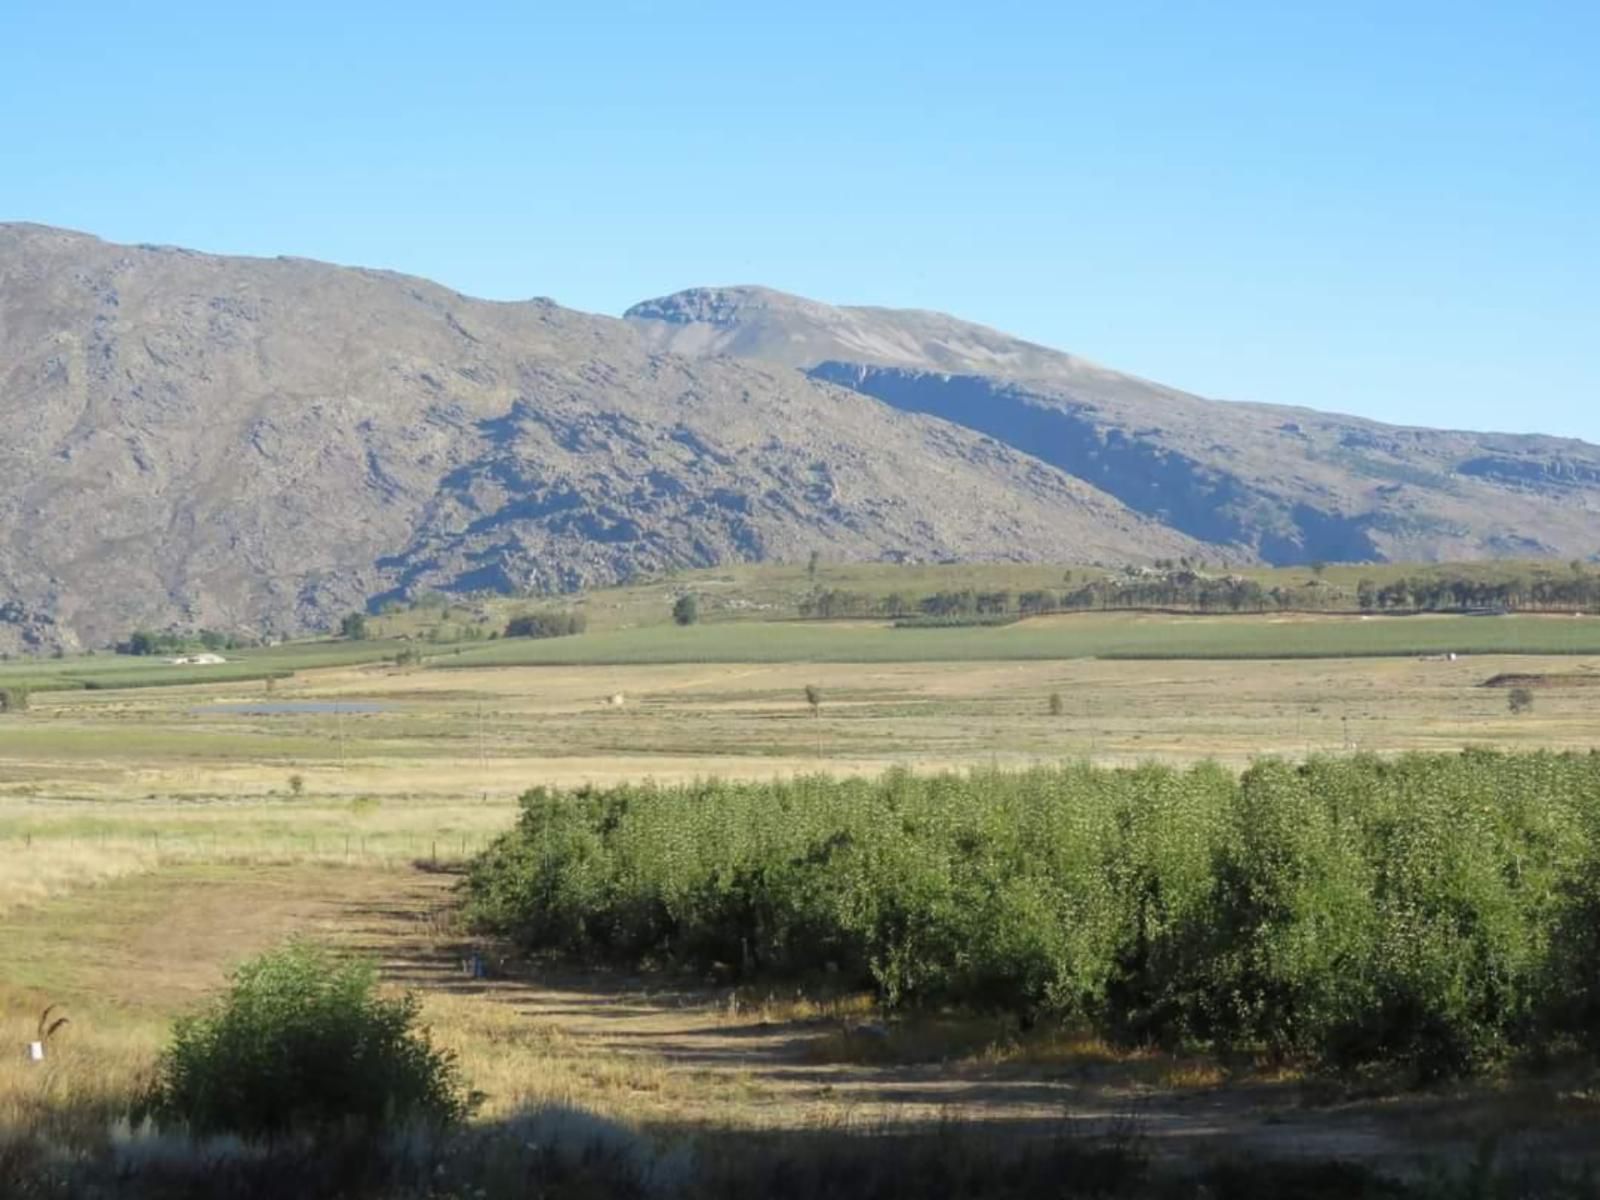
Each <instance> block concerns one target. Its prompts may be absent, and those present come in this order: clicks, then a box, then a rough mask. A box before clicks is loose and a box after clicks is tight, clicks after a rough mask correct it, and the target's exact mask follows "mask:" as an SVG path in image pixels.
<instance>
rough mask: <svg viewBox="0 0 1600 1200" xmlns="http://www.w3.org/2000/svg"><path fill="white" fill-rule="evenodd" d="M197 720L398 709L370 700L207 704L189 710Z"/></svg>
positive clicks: (390, 710) (375, 711)
mask: <svg viewBox="0 0 1600 1200" xmlns="http://www.w3.org/2000/svg"><path fill="white" fill-rule="evenodd" d="M189 711H190V712H191V713H193V714H194V715H195V716H202V717H215V716H234V717H285V716H295V715H301V714H307V713H309V714H312V715H328V716H332V715H335V714H339V713H380V712H393V711H394V705H392V704H379V703H376V702H373V701H370V700H271V701H265V702H260V703H255V704H207V705H205V706H203V707H201V708H194V709H190V710H189Z"/></svg>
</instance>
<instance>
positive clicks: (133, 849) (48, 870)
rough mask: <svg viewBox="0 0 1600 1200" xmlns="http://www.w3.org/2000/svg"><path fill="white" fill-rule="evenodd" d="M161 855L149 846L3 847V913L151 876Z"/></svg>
mask: <svg viewBox="0 0 1600 1200" xmlns="http://www.w3.org/2000/svg"><path fill="white" fill-rule="evenodd" d="M159 861H160V854H159V853H158V852H157V851H154V850H152V849H151V848H150V847H149V846H148V845H143V844H139V843H136V842H127V841H118V842H115V843H111V844H108V845H98V844H97V845H83V844H79V843H75V842H68V841H64V840H57V839H51V838H44V837H42V838H40V839H39V840H38V841H37V842H35V841H33V839H32V838H31V837H30V838H26V839H22V840H20V841H19V840H17V839H13V840H12V841H11V842H10V843H4V842H0V913H5V912H7V911H8V910H10V909H13V908H16V907H18V906H20V905H25V904H37V903H39V902H40V901H43V900H47V899H49V898H50V897H52V896H58V895H61V894H62V893H64V892H67V891H70V890H72V889H73V888H78V887H84V886H86V885H90V884H96V883H101V882H103V881H105V880H107V879H116V878H118V877H120V876H123V875H131V874H135V873H138V872H141V871H148V870H151V869H152V868H153V867H155V865H156V864H157V863H158V862H159Z"/></svg>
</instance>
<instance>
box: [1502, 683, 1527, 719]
mask: <svg viewBox="0 0 1600 1200" xmlns="http://www.w3.org/2000/svg"><path fill="white" fill-rule="evenodd" d="M1506 707H1507V708H1509V709H1510V710H1511V711H1512V712H1514V713H1516V714H1517V715H1518V716H1521V715H1522V714H1523V713H1525V712H1532V711H1533V690H1532V689H1531V688H1525V687H1517V688H1512V689H1511V694H1510V695H1509V696H1507V697H1506Z"/></svg>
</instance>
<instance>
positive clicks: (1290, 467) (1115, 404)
mask: <svg viewBox="0 0 1600 1200" xmlns="http://www.w3.org/2000/svg"><path fill="white" fill-rule="evenodd" d="M751 291H752V289H738V288H722V289H690V290H689V291H687V292H681V293H675V294H674V295H672V296H667V297H662V298H660V299H657V300H654V301H648V302H645V303H643V304H640V305H636V306H634V308H632V309H630V310H628V314H627V315H626V319H628V320H630V321H631V322H632V323H633V324H635V325H636V326H638V327H640V329H641V332H642V333H643V334H644V336H645V337H646V338H647V339H648V340H649V341H650V343H651V344H652V345H655V346H659V347H662V348H665V349H670V350H672V351H674V352H677V353H682V354H690V355H696V354H698V355H703V356H712V355H731V356H734V357H748V358H753V359H757V360H764V361H771V362H775V363H781V364H784V365H788V366H791V367H792V368H794V369H798V370H802V371H804V372H805V373H807V374H808V375H809V376H810V377H812V378H819V379H824V380H827V381H829V382H833V383H837V384H840V385H841V386H847V387H851V388H854V389H855V390H858V391H862V392H863V393H864V394H867V395H871V396H874V397H876V398H878V399H880V400H884V401H885V402H886V403H889V404H892V405H893V406H895V407H896V408H897V409H899V410H901V411H904V412H910V413H920V414H924V415H935V416H939V417H941V418H943V419H945V420H949V421H951V422H952V423H955V424H960V425H964V426H966V427H968V428H971V429H974V430H976V431H978V432H981V433H984V434H987V435H988V436H991V437H994V438H996V439H997V440H999V441H1001V442H1003V443H1005V444H1007V445H1011V446H1013V447H1014V448H1016V449H1018V450H1020V451H1022V452H1023V453H1026V454H1028V455H1030V456H1032V457H1035V458H1038V459H1040V460H1041V461H1044V462H1047V463H1050V464H1052V465H1054V466H1057V467H1059V468H1061V469H1062V470H1065V471H1067V472H1068V473H1071V474H1074V475H1077V476H1078V477H1080V478H1083V479H1085V480H1087V481H1088V482H1090V483H1093V484H1094V485H1095V486H1097V487H1099V488H1101V489H1102V490H1104V491H1106V492H1108V493H1109V494H1111V495H1113V496H1115V497H1116V498H1117V499H1119V500H1121V501H1123V502H1124V503H1126V504H1128V505H1129V506H1130V507H1132V508H1133V509H1134V510H1135V511H1138V512H1141V513H1143V514H1144V515H1146V516H1151V517H1154V518H1155V519H1159V520H1161V521H1163V522H1164V523H1166V524H1169V525H1171V526H1172V527H1174V528H1177V529H1179V530H1180V531H1182V532H1185V533H1188V534H1189V535H1190V536H1194V537H1198V538H1201V539H1202V540H1206V541H1211V542H1216V543H1220V544H1223V545H1226V546H1229V547H1231V548H1232V552H1233V553H1234V554H1238V555H1246V556H1259V557H1261V558H1263V559H1265V560H1266V561H1268V562H1275V563H1295V562H1305V561H1310V560H1313V559H1335V558H1343V559H1356V560H1360V559H1369V558H1374V559H1390V560H1399V559H1408V558H1416V559H1423V560H1428V561H1437V560H1440V559H1444V558H1479V557H1557V556H1565V555H1574V556H1585V557H1587V556H1588V555H1590V554H1593V553H1594V552H1595V549H1596V547H1597V546H1600V447H1596V446H1592V445H1590V444H1588V443H1585V442H1582V441H1580V440H1578V439H1575V438H1557V437H1551V436H1548V435H1541V434H1505V433H1475V432H1470V431H1461V430H1432V429H1426V428H1422V427H1416V426H1395V425H1387V424H1385V423H1383V422H1381V421H1377V420H1373V419H1370V418H1365V417H1358V416H1348V415H1344V414H1337V413H1324V412H1319V411H1317V410H1312V409H1304V408H1296V407H1288V406H1280V405H1272V404H1261V403H1256V402H1247V401H1222V400H1212V399H1207V398H1203V397H1200V396H1195V395H1192V394H1189V393H1185V392H1182V391H1179V390H1178V389H1175V388H1171V387H1167V386H1165V385H1163V384H1158V383H1153V382H1151V381H1149V380H1144V379H1141V378H1138V377H1136V376H1131V375H1124V374H1121V373H1119V372H1116V371H1114V370H1111V369H1109V368H1106V367H1102V366H1100V365H1098V364H1094V363H1090V362H1088V361H1087V360H1084V359H1080V358H1077V357H1075V356H1073V355H1069V354H1065V353H1062V352H1059V351H1053V350H1051V349H1049V348H1048V347H1040V346H1037V345H1036V344H1034V343H1031V342H1026V341H1023V340H1021V339H1012V338H1009V336H1008V335H1005V334H1003V333H1000V332H998V331H995V330H991V329H988V328H987V327H984V326H977V325H972V324H970V323H967V322H962V321H960V320H959V319H958V318H954V317H948V316H944V315H943V314H928V313H925V312H922V311H909V312H905V311H900V310H893V309H881V308H835V307H832V306H828V305H823V304H820V303H819V302H816V301H810V300H805V299H804V298H801V297H791V296H787V295H786V294H784V293H780V292H773V291H771V290H770V289H754V291H756V292H759V295H751V294H749V293H750V292H751ZM708 310H709V311H712V312H714V313H715V314H716V316H717V320H716V321H715V323H712V322H708V321H707V320H706V319H705V314H706V312H707V311H708ZM974 348H975V352H974Z"/></svg>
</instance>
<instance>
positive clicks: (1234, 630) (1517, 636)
mask: <svg viewBox="0 0 1600 1200" xmlns="http://www.w3.org/2000/svg"><path fill="white" fill-rule="evenodd" d="M1446 653H1457V654H1597V653H1600V618H1595V617H1559V618H1558V617H1543V616H1539V617H1533V616H1508V617H1459V616H1419V617H1374V618H1371V619H1362V618H1359V617H1324V618H1292V619H1285V618H1280V617H1261V616H1254V615H1244V616H1227V617H1167V616H1162V617H1151V616H1147V615H1142V614H1127V613H1084V614H1082V615H1076V616H1058V617H1048V618H1041V619H1035V620H1029V621H1022V622H1018V623H1017V624H1013V625H1007V626H1003V627H1000V628H993V627H960V628H951V629H894V628H891V627H890V626H889V625H888V624H887V623H882V622H799V621H795V622H750V621H738V622H732V621H730V622H722V623H713V624H703V625H696V626H690V627H687V628H678V627H675V626H669V625H658V626H647V627H643V628H638V629H619V630H613V631H611V632H608V633H591V634H584V635H581V636H579V637H571V638H551V639H546V640H538V641H531V640H529V641H524V640H517V641H504V640H502V641H498V642H494V643H492V644H487V645H480V646H474V647H471V648H468V649H465V650H463V651H462V652H461V653H460V654H459V655H452V656H451V657H450V658H448V659H445V660H440V661H437V662H436V664H435V665H438V666H444V667H484V666H533V665H612V664H633V663H637V664H645V663H735V662H749V663H771V662H822V663H826V662H834V663H840V662H859V663H883V662H907V663H910V662H980V661H990V662H1006V661H1016V660H1028V659H1076V658H1126V659H1163V658H1165V659H1280V658H1285V659H1286V658H1369V657H1370V658H1383V657H1395V656H1410V655H1422V654H1446Z"/></svg>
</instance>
